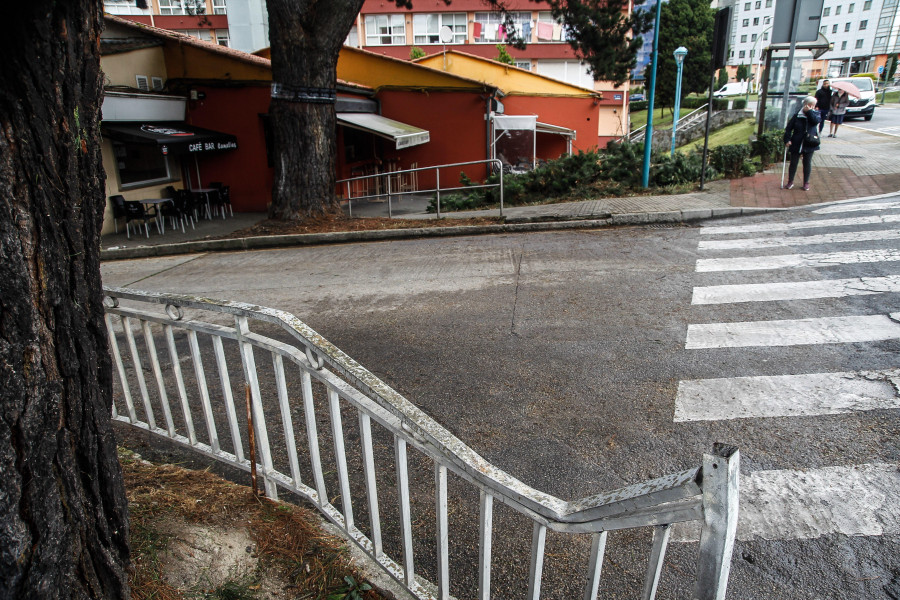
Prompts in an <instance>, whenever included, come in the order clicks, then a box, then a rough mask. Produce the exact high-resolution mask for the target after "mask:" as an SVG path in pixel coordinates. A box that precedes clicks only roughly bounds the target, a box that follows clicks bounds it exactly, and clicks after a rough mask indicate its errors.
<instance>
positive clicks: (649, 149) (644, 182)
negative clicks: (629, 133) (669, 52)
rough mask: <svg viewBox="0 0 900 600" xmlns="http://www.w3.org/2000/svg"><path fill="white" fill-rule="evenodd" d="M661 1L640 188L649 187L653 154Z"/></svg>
mask: <svg viewBox="0 0 900 600" xmlns="http://www.w3.org/2000/svg"><path fill="white" fill-rule="evenodd" d="M661 11H662V0H656V20H655V21H654V25H653V59H652V61H653V62H651V63H650V65H651V66H650V101H649V104H648V105H647V128H646V129H644V164H643V167H642V169H641V187H643V188H644V189H646V188H648V187H650V158H651V154H652V153H653V110H654V106H653V104H654V101H655V100H656V63H657V61H658V60H659V16H660V14H661Z"/></svg>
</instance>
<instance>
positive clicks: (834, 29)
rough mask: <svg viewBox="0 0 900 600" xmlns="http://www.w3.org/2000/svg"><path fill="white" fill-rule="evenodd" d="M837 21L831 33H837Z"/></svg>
mask: <svg viewBox="0 0 900 600" xmlns="http://www.w3.org/2000/svg"><path fill="white" fill-rule="evenodd" d="M837 27H838V26H837V23H835V24H834V25H832V26H831V33H837Z"/></svg>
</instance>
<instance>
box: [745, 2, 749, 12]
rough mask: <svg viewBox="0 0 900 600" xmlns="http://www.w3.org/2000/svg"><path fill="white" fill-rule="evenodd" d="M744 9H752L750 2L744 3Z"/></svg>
mask: <svg viewBox="0 0 900 600" xmlns="http://www.w3.org/2000/svg"><path fill="white" fill-rule="evenodd" d="M744 10H750V3H749V2H746V3H745V4H744Z"/></svg>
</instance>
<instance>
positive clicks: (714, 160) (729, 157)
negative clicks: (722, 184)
mask: <svg viewBox="0 0 900 600" xmlns="http://www.w3.org/2000/svg"><path fill="white" fill-rule="evenodd" d="M748 158H750V146H749V145H748V144H730V145H727V146H719V147H718V148H713V149H712V152H710V154H709V164H710V165H712V167H713V168H714V169H715V170H716V171H718V172H719V173H722V174H723V175H725V176H726V177H741V176H742V175H743V174H744V163H745V162H747V159H748Z"/></svg>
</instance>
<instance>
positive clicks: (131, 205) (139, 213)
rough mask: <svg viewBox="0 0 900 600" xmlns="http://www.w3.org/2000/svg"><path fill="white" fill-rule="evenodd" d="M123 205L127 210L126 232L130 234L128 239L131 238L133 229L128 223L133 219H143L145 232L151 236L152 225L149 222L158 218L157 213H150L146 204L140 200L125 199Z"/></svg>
mask: <svg viewBox="0 0 900 600" xmlns="http://www.w3.org/2000/svg"><path fill="white" fill-rule="evenodd" d="M122 205H123V208H124V210H125V234H126V235H127V236H128V239H131V230H130V228H129V226H128V224H129V223H131V222H132V221H141V222H142V223H143V224H144V232H145V233H146V234H147V237H148V238H149V237H150V227H149V225H148V222H149V221H153V220H155V219H156V217H157V215H156V213H155V212H153V213H148V212H147V209H145V208H144V205H143V204H141V203H140V202H134V201H128V200H124V199H123V202H122ZM139 231H140V230H139Z"/></svg>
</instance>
